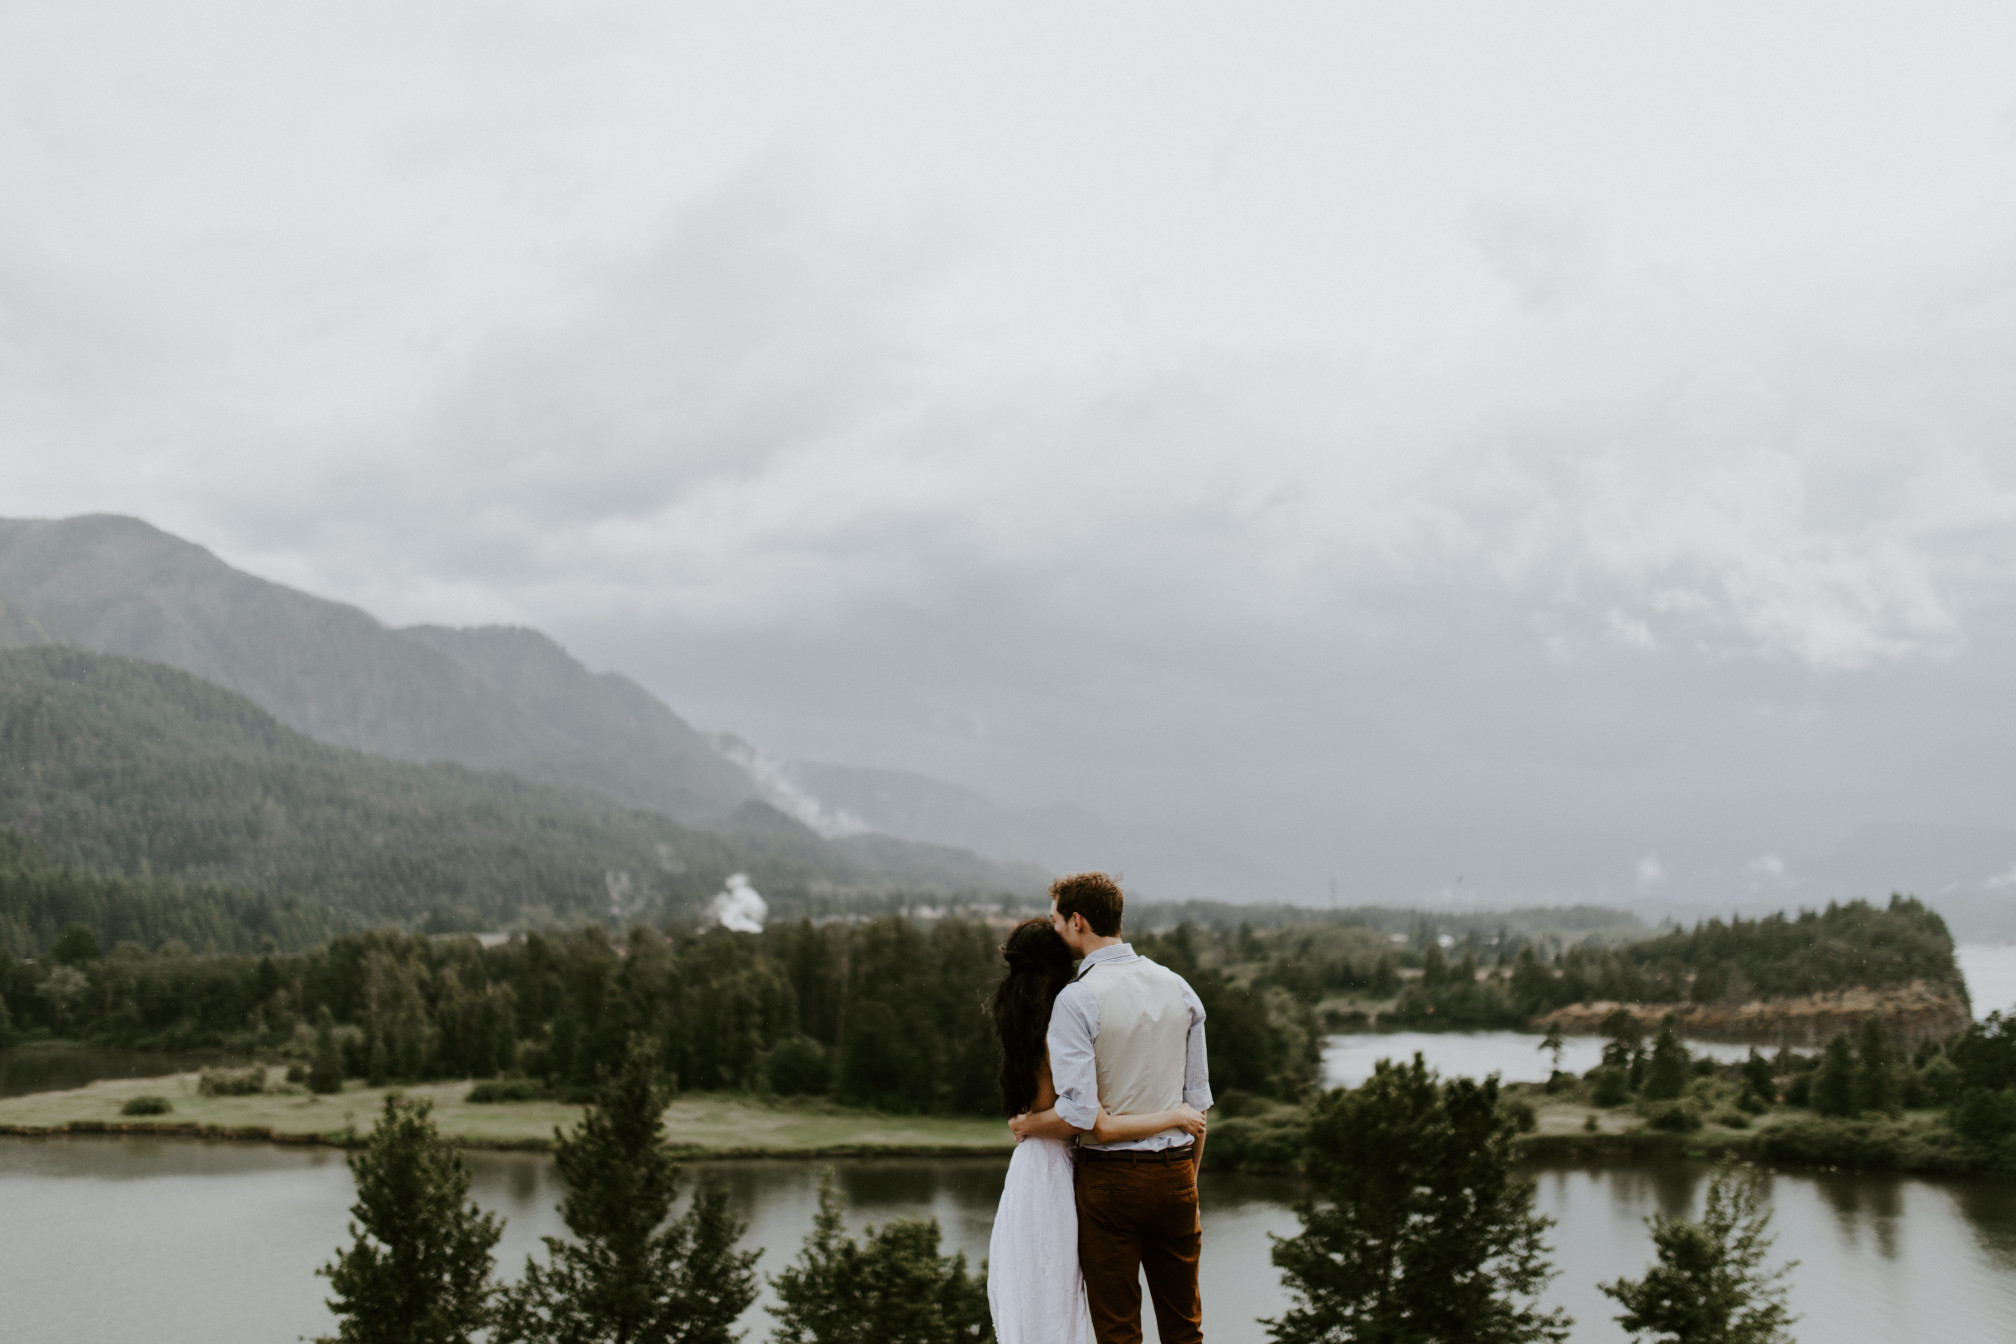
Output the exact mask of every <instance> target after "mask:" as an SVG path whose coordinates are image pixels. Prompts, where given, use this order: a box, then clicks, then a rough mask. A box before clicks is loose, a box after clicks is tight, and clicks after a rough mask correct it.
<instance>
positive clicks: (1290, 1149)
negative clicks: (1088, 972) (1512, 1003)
mask: <svg viewBox="0 0 2016 1344" xmlns="http://www.w3.org/2000/svg"><path fill="white" fill-rule="evenodd" d="M1503 1095H1504V1097H1505V1102H1506V1104H1507V1105H1508V1106H1510V1107H1513V1108H1515V1109H1524V1110H1527V1111H1528V1113H1529V1114H1530V1116H1531V1120H1532V1127H1531V1129H1530V1130H1528V1131H1527V1132H1526V1133H1524V1134H1523V1135H1521V1137H1520V1139H1519V1146H1520V1149H1521V1152H1522V1153H1523V1154H1524V1155H1525V1156H1527V1157H1531V1158H1543V1159H1545V1158H1554V1159H1571V1160H1572V1159H1592V1158H1603V1159H1629V1158H1633V1157H1652V1156H1659V1157H1683V1156H1684V1157H1712V1156H1716V1155H1718V1154H1722V1153H1730V1154H1734V1155H1736V1156H1739V1157H1743V1158H1746V1159H1749V1160H1752V1161H1758V1162H1766V1163H1770V1164H1773V1165H1777V1166H1804V1167H1825V1168H1829V1169H1841V1170H1850V1171H1896V1172H1905V1173H1912V1174H1920V1175H1934V1174H1936V1175H1948V1176H1993V1177H1996V1178H1998V1179H1999V1178H2002V1177H2005V1176H2006V1175H2007V1174H2008V1173H2009V1172H2010V1171H2011V1169H2012V1164H2011V1160H2010V1159H2011V1153H2010V1152H2009V1151H2008V1149H2007V1147H2006V1146H1996V1145H1980V1144H1974V1143H1969V1142H1966V1141H1965V1140H1963V1139H1961V1138H1960V1137H1959V1136H1958V1135H1956V1134H1955V1133H1954V1132H1953V1131H1952V1129H1950V1128H1948V1126H1947V1124H1946V1116H1947V1113H1946V1112H1945V1111H1944V1110H1943V1109H1922V1110H1909V1111H1905V1112H1903V1113H1902V1114H1901V1115H1898V1116H1895V1117H1890V1116H1882V1115H1863V1116H1853V1117H1849V1116H1833V1117H1830V1116H1820V1115H1815V1114H1814V1113H1813V1112H1812V1111H1811V1110H1809V1109H1807V1108H1805V1107H1779V1108H1774V1109H1772V1110H1769V1111H1766V1112H1765V1113H1763V1114H1761V1115H1757V1116H1754V1117H1753V1116H1749V1115H1744V1114H1742V1113H1740V1112H1736V1111H1734V1110H1733V1109H1731V1108H1726V1107H1724V1108H1720V1109H1714V1108H1703V1109H1704V1110H1705V1111H1706V1113H1705V1114H1701V1113H1698V1112H1697V1116H1696V1120H1695V1123H1694V1125H1693V1127H1692V1128H1685V1129H1677V1128H1671V1127H1668V1126H1667V1125H1666V1124H1663V1123H1661V1117H1662V1115H1668V1114H1670V1112H1671V1111H1672V1106H1671V1104H1670V1103H1655V1104H1649V1105H1648V1104H1643V1103H1631V1104H1626V1105H1622V1106H1595V1105H1591V1104H1589V1103H1588V1102H1587V1101H1586V1100H1585V1099H1582V1098H1577V1097H1568V1098H1563V1097H1560V1096H1553V1095H1549V1094H1548V1092H1547V1091H1546V1089H1545V1088H1544V1087H1543V1086H1541V1085H1540V1084H1536V1083H1511V1084H1508V1085H1507V1086H1506V1087H1505V1089H1504V1094H1503ZM1221 1109H1225V1110H1229V1111H1231V1112H1232V1113H1231V1114H1226V1115H1222V1116H1217V1117H1214V1118H1213V1123H1212V1126H1211V1149H1210V1159H1209V1160H1210V1161H1211V1162H1213V1163H1215V1164H1217V1165H1220V1166H1226V1167H1240V1168H1244V1169H1247V1170H1254V1171H1286V1170H1292V1169H1294V1168H1296V1167H1299V1166H1300V1164H1301V1160H1302V1126H1303V1124H1304V1123H1305V1112H1304V1111H1303V1109H1302V1108H1301V1107H1299V1106H1279V1105H1270V1104H1266V1103H1248V1104H1246V1105H1243V1106H1242V1105H1240V1104H1238V1103H1236V1102H1235V1104H1234V1105H1233V1106H1231V1107H1229V1108H1221ZM1732 1122H1733V1123H1732Z"/></svg>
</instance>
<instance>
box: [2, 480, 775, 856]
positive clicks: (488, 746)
mask: <svg viewBox="0 0 2016 1344" xmlns="http://www.w3.org/2000/svg"><path fill="white" fill-rule="evenodd" d="M0 604H4V605H0V647H5V646H14V647H19V646H22V645H27V644H37V643H45V642H48V641H49V640H50V639H51V638H56V639H60V640H62V641H63V642H65V643H68V644H73V645H76V646H78V647H81V648H86V649H93V650H97V651H99V652H103V653H118V654H124V655H127V656H129V657H134V658H145V659H147V660H148V661H150V662H157V663H166V664H168V665H169V666H170V667H179V668H181V669H183V670H184V671H186V672H192V673H194V674H195V675H197V676H199V677H202V678H203V679H204V680H206V681H212V682H215V683H217V684H218V685H220V686H226V687H229V688H230V689H232V690H234V691H237V692H239V693H240V694H242V695H245V696H247V697H249V698H250V699H251V700H252V701H254V702H255V703H256V704H258V705H260V706H261V707H262V708H264V709H266V710H267V711H268V712H270V713H272V714H273V715H274V716H275V717H276V718H278V719H279V720H280V721H281V722H282V723H285V724H286V725H288V726H289V727H291V728H296V729H298V730H300V731H301V732H304V733H306V734H308V735H309V736H310V737H313V738H316V739H318V740H319V741H323V742H328V743H332V744H334V745H337V746H345V747H355V748H358V749H359V750H363V751H371V752H377V753H379V754H381V755H385V756H392V757H396V758H399V759H401V760H408V761H430V760H446V761H458V762H460V763H462V764H464V765H471V766H476V767H478V768H483V769H503V770H511V771H514V772H516V773H518V774H522V775H525V776H527V777H529V778H533V779H543V780H551V781H554V782H557V783H565V784H573V785H578V786H581V787H585V788H593V789H598V790H600V791H601V792H603V793H606V794H608V795H609V796H610V797H612V798H616V799H618V800H620V801H623V802H627V803H632V804H635V805H637V806H640V807H650V808H656V809H658V810H661V811H664V812H667V813H670V814H671V815H673V816H676V817H680V818H684V819H687V820H701V819H705V818H708V817H714V816H723V815H726V814H728V813H730V812H732V811H733V810H734V809H735V808H737V807H739V806H740V805H742V804H743V803H745V802H747V801H749V800H750V799H752V798H755V797H757V796H758V791H757V789H756V787H755V786H754V784H753V783H752V782H751V781H750V779H749V777H748V776H747V775H746V774H745V773H744V772H742V771H741V770H739V769H737V768H736V767H735V766H734V765H733V764H731V763H730V762H728V761H726V760H724V759H723V758H722V757H721V755H720V754H719V753H718V752H716V751H715V750H714V749H713V747H712V746H711V745H710V744H709V743H708V742H707V739H706V738H705V737H703V736H702V735H701V734H700V733H698V732H696V731H695V730H694V729H693V728H692V727H691V726H690V725H689V724H687V723H686V722H685V721H684V720H683V719H681V718H680V717H679V716H678V715H676V714H674V713H673V712H672V711H671V710H669V709H667V708H666V707H665V706H664V705H663V704H661V703H660V702H659V701H658V700H656V699H655V698H653V697H652V696H651V695H650V693H649V692H647V691H645V690H644V689H643V688H642V687H641V686H638V685H637V684H636V683H635V682H632V681H630V680H629V679H627V678H625V677H620V676H617V675H615V674H613V673H604V674H601V675H596V674H594V673H591V672H590V671H588V669H587V668H585V667H583V666H582V665H581V664H580V663H578V662H576V661H575V660H574V659H572V658H570V657H569V656H568V655H567V654H566V652H565V651H564V650H562V649H561V648H560V646H559V645H557V644H555V643H553V641H551V640H550V639H548V638H546V637H545V636H544V635H541V634H538V633H536V632H533V631H530V630H506V629H483V630H446V629H440V628H437V627H431V626H429V627H420V628H417V629H413V630H395V629H391V628H388V627H386V626H384V625H382V624H380V623H379V622H378V621H376V620H374V619H372V618H371V617H370V616H369V615H366V614H365V613H364V612H362V611H359V610H358V609H357V608H355V607H351V606H346V605H344V604H343V603H340V602H330V601H327V600H325V599H323V598H319V597H311V596H309V595H308V594H306V593H300V592H296V591H294V590H293V589H291V588H286V587H283V586H281V585H280V584H277V583H269V582H267V581H266V580H264V579H258V578H254V577H252V576H251V575H249V574H244V573H241V572H239V571H238V570H235V569H233V568H231V567H230V566H229V565H227V564H225V563H224V562H223V561H221V560H219V559H218V558H217V557H216V556H214V555H212V554H210V552H208V551H206V550H204V549H203V548H202V547H200V546H196V545H192V544H191V543H189V542H186V541H182V540H180V539H179V538H176V537H173V536H170V535H168V534H167V533H165V532H162V531H160V530H159V529H158V528H154V527H151V526H149V525H148V524H146V523H143V522H141V521H139V520H138V519H133V518H119V517H109V516H95V517H84V518H70V519H64V520H60V521H47V522H45V521H17V520H0Z"/></svg>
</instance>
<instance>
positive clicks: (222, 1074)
mask: <svg viewBox="0 0 2016 1344" xmlns="http://www.w3.org/2000/svg"><path fill="white" fill-rule="evenodd" d="M196 1090H197V1091H198V1092H201V1093H202V1094H203V1095H204V1096H206V1097H249V1096H251V1095H252V1094H254V1093H255V1092H264V1091H265V1090H266V1066H265V1065H264V1064H254V1065H252V1066H251V1067H250V1068H245V1069H205V1070H203V1072H202V1073H201V1074H200V1075H199V1076H198V1077H197V1079H196Z"/></svg>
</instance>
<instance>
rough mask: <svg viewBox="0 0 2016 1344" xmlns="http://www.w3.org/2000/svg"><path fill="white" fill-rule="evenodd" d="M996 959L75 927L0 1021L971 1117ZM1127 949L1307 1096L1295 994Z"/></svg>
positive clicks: (553, 1081)
mask: <svg viewBox="0 0 2016 1344" xmlns="http://www.w3.org/2000/svg"><path fill="white" fill-rule="evenodd" d="M1000 941H1001V931H1000V929H998V928H996V927H990V926H989V925H987V924H985V923H981V922H978V921H972V920H965V919H954V918H948V919H940V920H936V921H932V922H930V923H928V924H925V923H919V922H914V921H911V920H907V919H904V918H901V917H885V918H881V919H875V920H871V921H867V922H863V923H855V924H848V923H840V922H835V923H829V924H826V925H823V926H821V925H815V924H813V923H811V922H810V921H799V922H796V923H787V924H782V925H773V926H772V927H771V928H770V929H768V930H766V931H765V932H764V933H762V934H760V935H757V934H744V933H734V932H730V931H728V930H725V929H719V928H716V929H711V930H708V931H705V932H702V933H698V934H686V933H678V932H673V933H660V932H656V931H653V930H650V929H646V928H637V929H635V930H633V931H632V932H630V933H629V934H628V935H626V936H625V937H623V938H622V939H620V940H617V939H613V938H612V937H610V936H609V935H608V934H606V933H605V932H603V931H601V930H599V929H589V930H586V931H583V932H580V933H574V934H568V935H561V936H546V935H540V934H532V935H528V936H526V937H523V938H520V939H515V940H513V941H511V942H508V943H505V944H503V945H500V946H495V947H488V948H485V947H482V946H480V945H479V944H478V943H477V942H476V941H475V940H474V939H470V938H453V937H450V938H428V937H422V936H416V935H411V934H401V933H395V932H384V931H381V932H372V933H366V934H351V935H343V936H341V937H338V938H336V939H335V940H334V941H332V942H331V943H330V944H329V945H328V946H327V947H326V948H323V949H321V950H318V951H315V952H311V953H307V954H301V955H280V954H273V955H265V956H245V955H238V956H228V955H217V956H198V955H192V954H190V953H189V952H188V951H187V949H186V948H183V947H179V946H171V947H170V948H168V949H167V950H166V951H157V952H149V951H147V950H145V949H144V948H142V947H140V946H138V945H135V944H130V943H129V944H122V945H120V946H117V947H115V948H113V949H112V950H111V952H110V953H109V954H101V952H100V949H99V947H98V945H97V942H96V939H95V938H93V937H92V935H91V934H90V932H89V931H88V930H85V929H83V928H76V929H72V930H69V931H67V932H66V933H65V934H63V935H61V936H59V938H58V939H57V942H56V949H55V954H54V955H53V956H51V957H48V958H44V959H42V960H38V961H36V962H33V963H29V962H23V961H19V960H15V959H13V958H6V959H4V960H0V1006H4V1017H5V1019H6V1020H8V1021H11V1023H12V1029H13V1031H14V1032H15V1033H16V1034H17V1035H18V1034H21V1033H46V1034H49V1035H54V1036H62V1037H67V1038H74V1039H83V1040H90V1041H95V1042H101V1043H104V1044H108V1045H122V1046H142V1045H144V1046H152V1047H161V1048H185V1047H195V1046H225V1047H232V1048H237V1049H254V1050H265V1051H269V1052H284V1053H291V1054H294V1055H297V1056H299V1057H300V1058H302V1059H303V1060H304V1061H306V1060H308V1059H309V1058H310V1057H312V1056H313V1054H314V1053H315V1050H316V1046H317V1039H316V1038H317V1027H318V1024H320V1023H321V1022H322V1014H323V1013H325V1012H326V1013H327V1014H328V1019H329V1027H328V1028H325V1032H326V1034H327V1035H330V1036H333V1037H334V1041H335V1047H334V1048H335V1050H336V1052H337V1053H338V1054H339V1056H340V1059H341V1063H342V1069H343V1072H344V1073H345V1074H347V1075H350V1076H353V1077H363V1078H367V1079H370V1080H373V1081H396V1080H420V1079H426V1078H440V1077H476V1078H485V1077H494V1076H498V1075H505V1074H523V1075H525V1076H528V1077H530V1078H534V1079H538V1080H541V1082H542V1083H543V1084H544V1085H545V1086H547V1087H549V1088H551V1089H553V1090H556V1091H558V1092H560V1093H562V1094H567V1093H570V1092H573V1091H577V1090H579V1089H583V1088H586V1087H588V1086H590V1085H592V1084H593V1083H594V1081H595V1080H596V1078H597V1077H598V1076H599V1075H600V1074H601V1072H602V1071H603V1070H604V1069H606V1068H608V1067H610V1066H611V1065H613V1064H614V1062H615V1060H616V1058H617V1055H618V1054H619V1052H620V1051H621V1050H622V1049H623V1048H624V1043H625V1042H626V1041H627V1040H628V1039H629V1037H630V1036H631V1035H632V1034H633V1033H638V1032H644V1033H649V1034H650V1035H652V1036H653V1037H654V1038H655V1039H657V1040H658V1041H659V1042H661V1043H662V1048H663V1051H664V1060H663V1063H664V1066H665V1067H666V1069H667V1070H668V1071H669V1072H671V1073H672V1074H673V1075H675V1076H676V1078H677V1079H678V1081H679V1083H680V1085H681V1086H682V1087H688V1088H698V1089H708V1090H712V1089H750V1090H769V1091H775V1092H779V1093H785V1094H816V1095H833V1096H836V1097H838V1098H840V1099H841V1100H844V1101H847V1102H850V1103H855V1104H862V1105H872V1106H877V1107H882V1108H886V1109H891V1110H900V1111H939V1112H967V1113H984V1112H988V1111H991V1110H993V1109H994V1107H995V1105H996V1091H995V1072H996V1056H995V1045H994V1036H993V1031H992V1027H991V1024H990V1023H989V1022H988V1020H987V1018H986V1017H985V1016H984V1015H983V1013H982V1011H981V1003H982V1001H983V1000H984V998H985V996H986V995H987V993H988V991H989V990H990V989H991V987H992V986H993V984H994V983H995V981H996V979H997V978H998V976H999V974H1000V972H1001V961H1000V957H999V954H998V951H997V949H998V947H999V944H1000ZM1137 945H1138V946H1140V947H1141V949H1142V950H1143V951H1145V952H1148V953H1150V954H1151V955H1160V956H1161V957H1162V958H1163V959H1164V960H1166V961H1168V962H1169V963H1170V964H1172V965H1175V966H1176V968H1177V969H1179V970H1183V971H1185V972H1186V973H1188V974H1189V975H1190V976H1191V978H1192V983H1193V984H1195V986H1196V988H1197V990H1198V992H1199V994H1200V995H1201V996H1202V997H1203V999H1204V1002H1205V1005H1206V1010H1207V1012H1208V1013H1209V1015H1210V1026H1209V1032H1208V1038H1209V1041H1210V1044H1211V1060H1212V1072H1213V1081H1214V1084H1215V1085H1216V1086H1217V1087H1218V1088H1219V1089H1221V1090H1231V1091H1246V1092H1252V1093H1256V1094H1261V1095H1270V1096H1279V1097H1292V1096H1296V1095H1299V1094H1300V1093H1301V1092H1302V1091H1303V1090H1304V1089H1306V1088H1307V1087H1308V1086H1309V1085H1310V1084H1311V1083H1312V1082H1313V1081H1314V1078H1315V1073H1316V1064H1317V1049H1318V1043H1317V1037H1316V1034H1315V1032H1314V1029H1313V1026H1312V1024H1311V1023H1310V1021H1309V1016H1308V1013H1307V1011H1306V1010H1305V1009H1303V1008H1302V1007H1301V1006H1300V1005H1298V1004H1296V1003H1295V1002H1294V1000H1293V999H1292V998H1291V997H1290V996H1288V995H1287V994H1285V993H1282V992H1280V991H1278V990H1275V991H1269V990H1267V989H1264V988H1260V989H1255V988H1249V987H1244V986H1241V985H1238V984H1235V983H1233V982H1232V981H1231V980H1229V979H1227V978H1226V977H1225V976H1224V975H1223V974H1221V973H1220V972H1218V971H1216V970H1212V969H1208V968H1204V967H1200V966H1198V965H1197V964H1196V962H1195V960H1194V958H1192V959H1189V960H1186V959H1185V956H1186V949H1185V947H1184V945H1183V944H1182V943H1181V942H1180V941H1172V942H1168V943H1167V944H1166V945H1165V944H1164V943H1163V942H1159V941H1158V940H1155V939H1153V938H1150V939H1146V940H1143V941H1142V942H1141V943H1139V944H1137ZM331 1029H333V1030H331Z"/></svg>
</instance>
